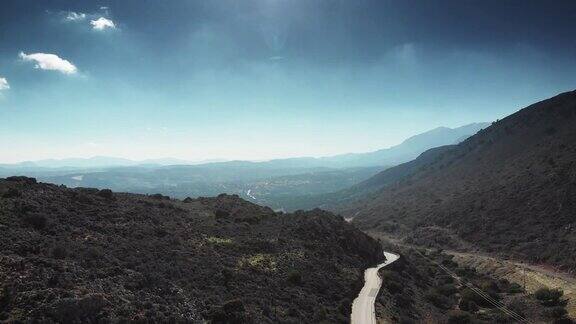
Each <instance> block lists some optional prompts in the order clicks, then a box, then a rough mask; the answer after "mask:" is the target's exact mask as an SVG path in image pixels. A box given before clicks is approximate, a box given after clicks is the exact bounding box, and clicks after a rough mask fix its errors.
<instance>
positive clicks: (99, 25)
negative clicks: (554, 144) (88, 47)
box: [90, 17, 116, 30]
mask: <svg viewBox="0 0 576 324" xmlns="http://www.w3.org/2000/svg"><path fill="white" fill-rule="evenodd" d="M90 25H92V28H94V29H96V30H104V29H106V28H111V29H114V28H116V24H114V22H113V21H112V20H110V19H106V18H104V17H100V18H98V19H96V20H91V21H90Z"/></svg>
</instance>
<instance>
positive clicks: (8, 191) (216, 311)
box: [0, 178, 382, 323]
mask: <svg viewBox="0 0 576 324" xmlns="http://www.w3.org/2000/svg"><path fill="white" fill-rule="evenodd" d="M381 255H382V251H381V247H380V245H379V244H378V243H377V242H376V241H375V240H373V239H371V238H369V237H368V236H366V235H365V234H363V233H361V232H360V231H358V230H356V229H355V228H354V227H352V226H350V225H349V224H347V223H346V222H345V221H344V220H343V219H342V218H339V217H335V216H333V215H332V214H329V213H327V212H323V211H319V210H316V211H311V212H305V213H304V212H302V213H296V214H282V215H279V214H276V213H274V212H273V211H272V210H270V209H269V208H264V207H260V206H257V205H254V204H251V203H248V202H246V201H244V200H242V199H240V198H238V197H237V196H228V195H221V196H218V197H216V198H199V199H186V200H184V201H178V200H173V199H170V198H168V197H165V196H161V195H152V196H145V195H134V194H118V193H113V192H111V191H109V190H100V191H98V190H96V189H83V188H77V189H68V188H65V187H60V186H56V185H50V184H38V183H36V182H35V180H34V179H30V178H9V179H7V180H0V320H1V321H3V320H8V321H28V320H37V321H40V322H66V323H70V322H108V321H115V320H130V321H131V320H139V321H152V322H167V321H172V322H174V321H177V322H184V321H186V322H201V321H202V320H208V321H209V322H210V321H211V322H213V323H224V322H227V323H273V322H286V323H289V322H291V323H302V322H319V321H321V320H327V321H329V322H347V321H348V317H349V316H348V314H349V311H350V303H351V301H352V299H353V298H354V296H355V295H356V294H357V292H358V291H359V289H360V288H361V285H362V273H363V268H364V267H366V266H367V265H369V264H373V263H375V262H377V261H379V259H381Z"/></svg>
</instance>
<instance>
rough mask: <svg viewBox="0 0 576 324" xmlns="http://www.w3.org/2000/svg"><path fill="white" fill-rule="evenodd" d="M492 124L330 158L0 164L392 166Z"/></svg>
mask: <svg viewBox="0 0 576 324" xmlns="http://www.w3.org/2000/svg"><path fill="white" fill-rule="evenodd" d="M488 125H489V124H488V123H473V124H469V125H466V126H462V127H457V128H448V127H438V128H435V129H432V130H430V131H427V132H425V133H422V134H418V135H415V136H412V137H410V138H408V139H407V140H405V141H404V142H402V143H401V144H398V145H396V146H393V147H390V148H387V149H382V150H378V151H374V152H368V153H349V154H341V155H335V156H329V157H321V158H313V157H299V158H287V159H274V160H270V161H263V162H251V161H230V162H226V161H225V160H203V161H188V160H181V159H175V158H160V159H147V160H140V161H136V160H129V159H124V158H117V157H109V156H95V157H91V158H67V159H47V160H38V161H26V162H21V163H15V164H0V168H7V169H30V170H35V169H41V168H54V169H56V168H59V169H93V168H114V167H131V166H142V167H146V166H149V167H160V166H170V165H201V164H213V163H214V164H218V165H214V166H213V167H214V168H225V167H228V166H230V167H236V166H238V165H240V164H244V165H251V166H255V165H258V166H259V167H262V168H316V167H324V168H351V167H373V166H392V165H396V164H399V163H402V162H406V161H409V160H412V159H414V158H416V157H417V156H418V155H419V154H420V153H422V152H423V151H425V150H427V149H430V148H433V147H437V146H441V145H447V144H455V143H458V142H459V141H461V140H463V139H465V138H467V137H468V136H470V135H473V134H475V133H476V132H478V131H479V130H480V129H482V128H485V127H487V126H488Z"/></svg>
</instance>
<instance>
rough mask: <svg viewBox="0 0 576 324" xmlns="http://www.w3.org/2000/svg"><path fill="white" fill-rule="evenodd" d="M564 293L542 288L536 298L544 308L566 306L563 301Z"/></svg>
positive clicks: (535, 294) (558, 290) (537, 292)
mask: <svg viewBox="0 0 576 324" xmlns="http://www.w3.org/2000/svg"><path fill="white" fill-rule="evenodd" d="M563 295H564V292H563V291H562V290H560V289H550V288H540V289H538V290H536V292H535V293H534V297H536V299H537V300H539V301H540V303H542V305H544V306H550V307H552V306H559V305H562V306H564V305H565V304H566V303H565V301H564V300H562V296H563Z"/></svg>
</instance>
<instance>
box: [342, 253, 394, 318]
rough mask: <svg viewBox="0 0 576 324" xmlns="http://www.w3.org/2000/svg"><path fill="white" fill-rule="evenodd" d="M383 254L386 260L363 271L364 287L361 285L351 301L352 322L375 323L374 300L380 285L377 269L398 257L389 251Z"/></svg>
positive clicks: (380, 280)
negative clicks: (356, 295)
mask: <svg viewBox="0 0 576 324" xmlns="http://www.w3.org/2000/svg"><path fill="white" fill-rule="evenodd" d="M384 256H385V257H386V262H384V263H380V264H379V265H378V266H376V267H374V268H368V269H366V271H365V272H364V287H362V290H361V291H360V293H359V294H358V297H356V299H354V302H353V303H352V314H351V322H352V324H376V313H375V311H374V302H375V301H376V296H378V291H379V290H380V287H381V286H382V279H381V278H380V276H379V275H378V270H380V268H383V267H385V266H387V265H389V264H390V263H392V262H394V261H396V260H398V258H399V257H400V256H399V255H396V254H393V253H389V252H384Z"/></svg>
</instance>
